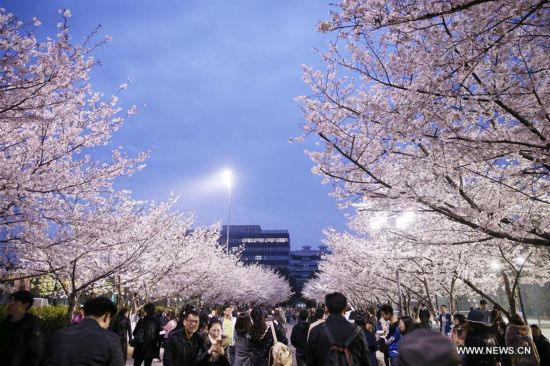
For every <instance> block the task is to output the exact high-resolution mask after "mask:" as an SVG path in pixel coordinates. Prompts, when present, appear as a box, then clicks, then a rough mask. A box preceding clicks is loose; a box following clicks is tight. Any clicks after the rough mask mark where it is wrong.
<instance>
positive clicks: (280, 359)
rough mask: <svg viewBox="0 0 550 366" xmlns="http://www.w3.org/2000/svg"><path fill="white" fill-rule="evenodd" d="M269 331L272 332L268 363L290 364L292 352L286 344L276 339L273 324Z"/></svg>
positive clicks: (274, 365)
mask: <svg viewBox="0 0 550 366" xmlns="http://www.w3.org/2000/svg"><path fill="white" fill-rule="evenodd" d="M270 327H271V333H272V334H273V346H272V347H271V352H270V353H269V361H268V365H273V366H292V354H291V353H290V350H289V349H288V347H287V345H286V344H284V343H281V342H279V341H278V340H277V334H275V324H271V325H270Z"/></svg>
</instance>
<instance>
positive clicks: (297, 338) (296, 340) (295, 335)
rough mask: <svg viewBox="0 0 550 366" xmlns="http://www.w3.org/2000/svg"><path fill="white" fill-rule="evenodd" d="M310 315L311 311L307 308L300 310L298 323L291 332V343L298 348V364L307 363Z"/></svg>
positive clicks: (303, 365)
mask: <svg viewBox="0 0 550 366" xmlns="http://www.w3.org/2000/svg"><path fill="white" fill-rule="evenodd" d="M308 316H309V312H308V311H307V310H305V309H304V310H302V311H300V315H299V316H298V323H296V325H294V327H292V333H291V334H290V343H292V345H293V346H294V348H296V362H297V363H298V366H305V364H306V349H307V331H308V330H309V322H308V321H307V318H308Z"/></svg>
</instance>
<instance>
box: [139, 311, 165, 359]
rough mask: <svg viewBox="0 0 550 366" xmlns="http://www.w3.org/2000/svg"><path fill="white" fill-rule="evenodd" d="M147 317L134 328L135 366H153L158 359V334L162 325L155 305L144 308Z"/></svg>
mask: <svg viewBox="0 0 550 366" xmlns="http://www.w3.org/2000/svg"><path fill="white" fill-rule="evenodd" d="M143 311H145V316H144V317H143V318H141V319H140V320H139V321H138V322H137V324H136V327H135V328H134V332H133V336H134V353H133V355H132V357H133V358H134V366H141V363H142V362H143V363H144V365H145V366H151V364H152V363H153V359H154V358H158V357H159V356H158V353H157V352H158V351H157V350H158V348H157V342H158V334H159V333H160V324H159V321H158V318H157V317H156V316H155V305H154V304H152V303H148V304H145V306H144V307H143Z"/></svg>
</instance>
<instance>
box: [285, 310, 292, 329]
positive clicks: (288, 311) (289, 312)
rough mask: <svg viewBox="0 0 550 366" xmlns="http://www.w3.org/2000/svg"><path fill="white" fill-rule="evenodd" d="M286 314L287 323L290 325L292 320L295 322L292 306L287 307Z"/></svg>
mask: <svg viewBox="0 0 550 366" xmlns="http://www.w3.org/2000/svg"><path fill="white" fill-rule="evenodd" d="M285 316H286V323H287V324H288V325H290V324H292V322H293V313H292V309H291V308H288V309H286V311H285Z"/></svg>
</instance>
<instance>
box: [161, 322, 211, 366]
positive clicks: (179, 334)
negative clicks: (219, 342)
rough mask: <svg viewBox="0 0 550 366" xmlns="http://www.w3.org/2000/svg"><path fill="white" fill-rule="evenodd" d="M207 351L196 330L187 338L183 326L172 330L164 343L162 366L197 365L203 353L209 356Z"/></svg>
mask: <svg viewBox="0 0 550 366" xmlns="http://www.w3.org/2000/svg"><path fill="white" fill-rule="evenodd" d="M207 351H208V349H207V348H206V345H205V343H204V340H203V338H202V337H201V335H200V334H199V333H198V332H195V334H193V336H191V338H189V339H188V338H187V335H186V333H185V329H184V328H181V329H179V330H173V331H171V332H170V335H169V336H168V339H167V340H166V343H165V344H164V357H163V359H162V361H163V366H195V365H199V364H200V363H201V361H202V358H203V357H205V355H204V354H205V353H206V355H207V356H210V355H208V353H207Z"/></svg>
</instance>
